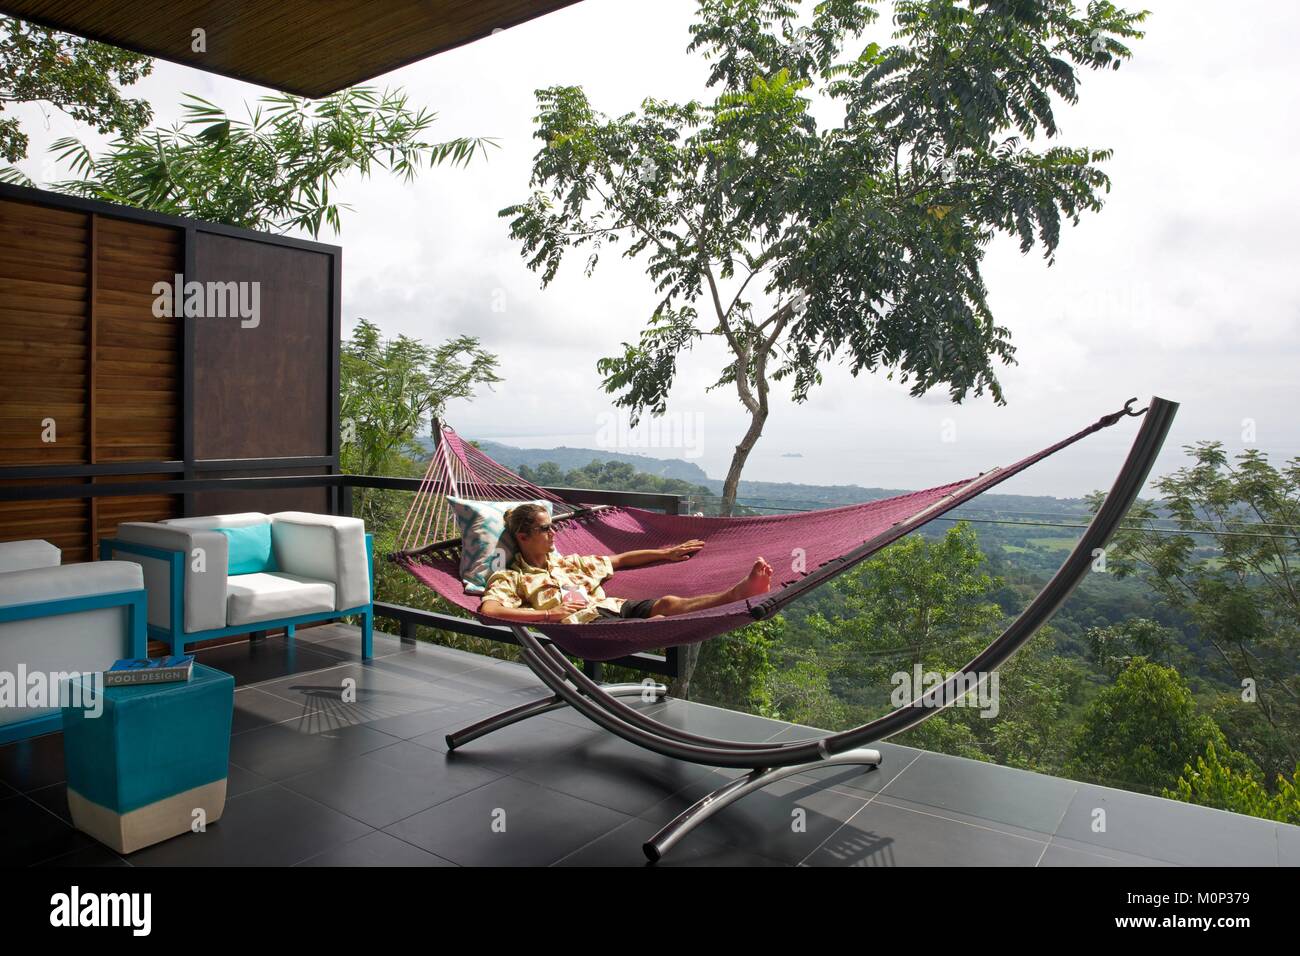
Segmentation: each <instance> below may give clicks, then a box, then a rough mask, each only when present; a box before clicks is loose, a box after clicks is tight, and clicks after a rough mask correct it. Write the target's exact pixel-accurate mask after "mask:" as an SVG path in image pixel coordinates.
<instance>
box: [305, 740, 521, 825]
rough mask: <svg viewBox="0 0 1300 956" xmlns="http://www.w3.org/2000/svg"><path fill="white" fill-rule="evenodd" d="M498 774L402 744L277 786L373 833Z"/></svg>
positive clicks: (333, 765)
mask: <svg viewBox="0 0 1300 956" xmlns="http://www.w3.org/2000/svg"><path fill="white" fill-rule="evenodd" d="M499 776H501V774H499V773H497V772H495V771H492V770H486V769H483V768H480V767H474V766H470V765H465V764H460V765H453V764H452V763H449V762H448V760H447V756H446V755H445V754H441V753H438V752H437V751H435V750H429V749H428V748H427V747H421V746H419V745H417V744H413V743H409V742H407V741H402V742H400V743H396V744H393V745H392V746H389V747H385V748H383V749H381V750H377V751H374V752H372V753H370V754H367V755H365V756H361V757H353V758H351V759H345V760H335V761H332V762H331V763H330V764H328V765H327V766H325V767H322V768H321V769H319V770H315V771H312V772H310V773H307V774H303V775H302V776H299V777H291V778H290V779H288V780H285V781H283V783H282V786H284V787H287V788H288V789H290V790H293V791H294V792H295V793H301V794H302V795H303V796H306V797H310V798H311V799H313V800H315V801H317V802H318V803H323V804H325V806H327V807H332V808H333V809H335V810H338V811H339V812H340V813H346V814H347V815H348V816H350V817H353V818H355V819H357V820H360V821H361V822H362V823H365V824H368V825H370V826H372V827H375V828H377V829H378V828H381V827H386V826H388V825H389V824H392V823H396V822H397V821H398V820H402V819H404V818H406V817H409V816H411V815H412V814H414V813H418V812H419V811H421V810H427V809H428V808H429V807H432V806H435V805H436V804H439V803H442V802H443V801H444V800H449V799H451V798H452V797H456V796H459V795H460V794H462V793H466V792H468V791H470V790H473V789H475V788H476V787H481V786H483V785H484V784H486V783H489V782H490V781H492V780H495V779H496V778H497V777H499Z"/></svg>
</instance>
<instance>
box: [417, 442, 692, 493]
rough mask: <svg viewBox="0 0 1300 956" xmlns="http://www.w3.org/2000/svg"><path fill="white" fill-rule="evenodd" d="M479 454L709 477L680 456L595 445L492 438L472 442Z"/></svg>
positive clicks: (513, 466) (514, 464)
mask: <svg viewBox="0 0 1300 956" xmlns="http://www.w3.org/2000/svg"><path fill="white" fill-rule="evenodd" d="M421 444H423V445H424V446H425V447H427V448H432V442H431V440H430V439H423V440H422V442H421ZM475 444H476V445H478V447H479V448H480V449H482V451H483V454H485V455H487V456H488V457H489V458H491V459H492V460H493V461H497V462H500V463H501V464H503V465H505V466H506V467H507V468H509V469H510V470H511V471H518V470H519V467H520V466H521V465H527V466H528V467H529V468H536V467H537V466H538V465H540V464H541V463H542V462H544V461H551V462H554V463H555V464H556V465H558V466H559V467H560V470H562V471H572V470H573V469H575V468H582V467H585V466H586V465H590V464H591V463H592V462H593V461H602V462H603V461H621V462H624V463H626V464H629V465H631V466H632V467H633V468H635V469H636V470H637V471H640V472H643V473H644V474H647V475H654V476H655V477H657V478H676V479H678V480H679V481H689V482H690V483H691V484H693V485H707V484H708V482H709V476H708V475H706V474H705V473H704V469H703V468H701V467H700V466H699V465H695V464H692V463H691V462H689V461H683V460H682V459H680V458H651V457H650V456H649V455H629V454H626V453H624V452H616V451H603V450H600V449H596V448H567V447H563V446H562V447H560V448H515V447H514V446H513V445H502V444H501V443H499V442H494V441H476V442H475Z"/></svg>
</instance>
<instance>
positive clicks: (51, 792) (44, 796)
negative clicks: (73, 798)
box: [27, 783, 72, 826]
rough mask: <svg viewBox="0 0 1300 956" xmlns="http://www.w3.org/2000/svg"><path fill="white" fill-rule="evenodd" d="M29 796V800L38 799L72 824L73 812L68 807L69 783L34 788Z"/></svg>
mask: <svg viewBox="0 0 1300 956" xmlns="http://www.w3.org/2000/svg"><path fill="white" fill-rule="evenodd" d="M27 797H28V799H29V800H34V801H36V803H38V804H40V805H41V806H42V807H44V808H45V809H46V810H48V811H49V812H50V813H52V814H54V815H55V816H56V817H58V818H59V819H60V820H62V821H63V822H64V823H66V824H68V826H71V825H72V812H71V811H70V810H69V809H68V785H67V784H66V783H56V784H53V785H51V786H48V787H41V788H40V789H39V790H32V791H30V792H29V793H28V794H27Z"/></svg>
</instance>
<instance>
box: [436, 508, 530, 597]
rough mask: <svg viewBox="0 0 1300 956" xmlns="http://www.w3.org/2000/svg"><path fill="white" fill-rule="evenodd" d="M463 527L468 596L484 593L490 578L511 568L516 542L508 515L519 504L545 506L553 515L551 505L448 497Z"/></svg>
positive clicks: (462, 565) (462, 556) (462, 564)
mask: <svg viewBox="0 0 1300 956" xmlns="http://www.w3.org/2000/svg"><path fill="white" fill-rule="evenodd" d="M447 503H448V504H449V505H451V510H452V511H453V512H455V515H456V524H457V526H458V527H459V528H460V579H461V580H462V581H463V582H464V583H465V592H466V593H467V594H482V593H483V591H484V590H485V589H486V588H487V582H488V578H490V577H492V575H493V574H495V573H496V572H498V571H504V570H505V569H506V568H508V567H510V562H511V561H513V560H514V557H515V550H516V548H515V542H514V538H513V537H512V536H511V535H508V534H506V533H505V531H506V512H507V511H509V510H510V509H511V508H514V507H515V506H516V505H524V504H529V505H541V506H542V507H544V508H545V509H546V513H547V514H551V503H550V502H549V501H545V500H542V499H538V500H537V501H471V500H469V499H467V498H453V497H452V496H451V495H448V496H447Z"/></svg>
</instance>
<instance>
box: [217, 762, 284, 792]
mask: <svg viewBox="0 0 1300 956" xmlns="http://www.w3.org/2000/svg"><path fill="white" fill-rule="evenodd" d="M274 782H275V781H274V780H272V779H271V778H270V777H263V776H262V775H261V774H260V773H253V771H251V770H249V769H248V768H247V767H241V766H239V765H238V764H233V763H232V764H231V765H230V768H229V770H228V771H227V772H226V799H227V800H229V799H230V798H231V797H237V796H239V795H240V794H243V793H251V792H252V791H254V790H260V789H261V788H262V787H269V786H271V784H273V783H274Z"/></svg>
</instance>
